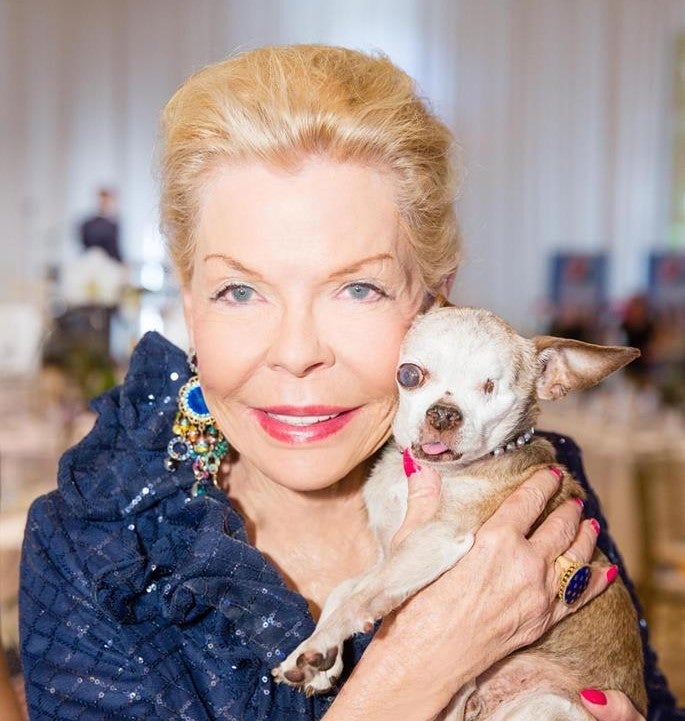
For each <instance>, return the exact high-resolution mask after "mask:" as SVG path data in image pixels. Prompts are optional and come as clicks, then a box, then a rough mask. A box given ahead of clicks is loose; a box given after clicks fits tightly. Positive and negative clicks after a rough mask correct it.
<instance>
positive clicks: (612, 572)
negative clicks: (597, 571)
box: [607, 566, 618, 583]
mask: <svg viewBox="0 0 685 721" xmlns="http://www.w3.org/2000/svg"><path fill="white" fill-rule="evenodd" d="M616 576H618V566H609V568H608V569H607V581H609V583H613V582H614V581H615V580H616Z"/></svg>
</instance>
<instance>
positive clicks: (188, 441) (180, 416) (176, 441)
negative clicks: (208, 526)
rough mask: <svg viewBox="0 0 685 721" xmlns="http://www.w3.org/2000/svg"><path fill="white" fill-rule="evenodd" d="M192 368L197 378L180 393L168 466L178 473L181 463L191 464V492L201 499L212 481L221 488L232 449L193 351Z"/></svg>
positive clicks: (191, 357)
mask: <svg viewBox="0 0 685 721" xmlns="http://www.w3.org/2000/svg"><path fill="white" fill-rule="evenodd" d="M188 366H189V367H190V371H191V373H192V374H193V375H192V377H191V378H190V380H189V381H188V382H187V383H186V384H185V385H184V386H183V387H182V388H181V390H180V391H179V393H178V412H177V413H176V418H175V420H174V425H173V427H172V430H173V433H174V437H173V438H172V439H171V440H170V441H169V445H168V446H167V457H166V458H165V459H164V466H165V468H166V469H167V471H175V470H176V469H177V468H178V465H179V463H181V462H183V461H191V462H192V464H193V474H194V475H195V483H194V484H193V487H192V490H191V493H192V495H193V496H201V495H204V494H205V493H206V492H207V485H208V483H209V482H210V481H211V482H212V483H213V484H214V485H215V486H217V485H218V483H217V475H218V473H219V466H220V465H221V460H222V459H223V457H224V456H225V455H226V454H227V453H228V450H229V446H228V441H227V440H226V438H225V437H224V434H223V433H222V432H221V431H220V430H219V429H218V428H217V427H216V424H215V422H214V418H212V414H211V413H210V412H209V408H207V404H206V403H205V398H204V396H203V395H202V388H201V387H200V379H199V378H198V375H197V364H196V356H195V353H194V351H193V350H192V349H191V350H190V351H189V352H188Z"/></svg>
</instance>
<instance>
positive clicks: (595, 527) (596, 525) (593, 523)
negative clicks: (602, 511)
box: [590, 518, 602, 536]
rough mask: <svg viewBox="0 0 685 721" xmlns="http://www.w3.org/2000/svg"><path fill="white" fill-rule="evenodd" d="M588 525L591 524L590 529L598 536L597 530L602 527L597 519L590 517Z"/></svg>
mask: <svg viewBox="0 0 685 721" xmlns="http://www.w3.org/2000/svg"><path fill="white" fill-rule="evenodd" d="M590 525H591V526H592V530H593V531H594V532H595V533H596V534H597V535H598V536H599V532H600V531H601V530H602V527H601V526H600V525H599V523H598V522H597V519H596V518H591V519H590Z"/></svg>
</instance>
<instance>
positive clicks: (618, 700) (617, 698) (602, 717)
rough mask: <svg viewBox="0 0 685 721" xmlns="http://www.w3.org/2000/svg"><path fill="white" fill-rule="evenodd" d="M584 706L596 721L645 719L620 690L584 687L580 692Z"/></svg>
mask: <svg viewBox="0 0 685 721" xmlns="http://www.w3.org/2000/svg"><path fill="white" fill-rule="evenodd" d="M580 698H581V699H582V701H583V705H584V706H585V708H586V709H587V710H588V711H589V712H590V713H591V714H592V715H593V716H594V717H595V718H596V719H598V721H645V717H644V716H643V715H642V714H641V713H640V712H639V711H638V710H637V709H636V708H635V706H633V704H632V703H631V702H630V699H629V698H628V697H627V696H626V695H625V694H624V693H621V692H620V691H600V690H599V689H595V688H586V689H585V690H584V691H581V692H580Z"/></svg>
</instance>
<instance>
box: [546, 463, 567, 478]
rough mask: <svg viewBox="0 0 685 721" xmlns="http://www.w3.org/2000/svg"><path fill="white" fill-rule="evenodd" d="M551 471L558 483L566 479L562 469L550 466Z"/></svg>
mask: <svg viewBox="0 0 685 721" xmlns="http://www.w3.org/2000/svg"><path fill="white" fill-rule="evenodd" d="M549 470H550V471H552V473H553V474H554V475H555V476H556V477H557V480H558V481H560V480H561V479H562V478H563V477H564V473H563V471H562V470H561V468H557V467H556V466H549Z"/></svg>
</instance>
